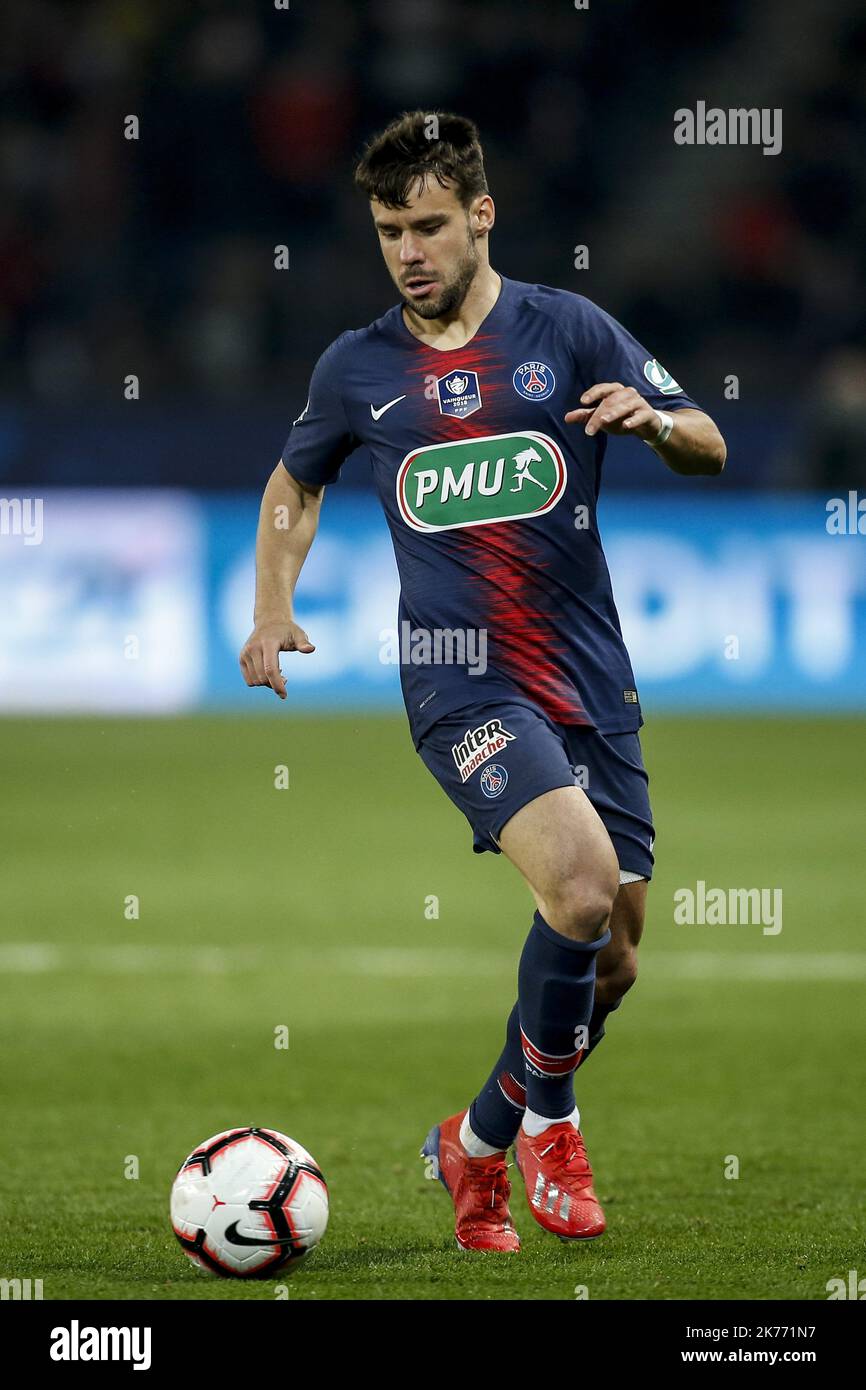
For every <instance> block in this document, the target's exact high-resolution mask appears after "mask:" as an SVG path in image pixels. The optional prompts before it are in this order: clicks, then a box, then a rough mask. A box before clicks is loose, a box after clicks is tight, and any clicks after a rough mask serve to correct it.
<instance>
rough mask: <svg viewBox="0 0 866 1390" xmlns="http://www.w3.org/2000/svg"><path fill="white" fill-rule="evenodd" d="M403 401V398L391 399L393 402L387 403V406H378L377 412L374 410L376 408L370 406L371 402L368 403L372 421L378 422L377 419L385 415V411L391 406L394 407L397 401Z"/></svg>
mask: <svg viewBox="0 0 866 1390" xmlns="http://www.w3.org/2000/svg"><path fill="white" fill-rule="evenodd" d="M405 399H406V397H405V396H395V397H394V399H393V401H389V402H388V404H387V405H380V406H379V409H378V410H377V409H376V407H375V406H374V405H373V404H372V402H371V403H370V414H371V415H372V417H373V419H374V420H378V419H380V418H381V416H383V415H384V414H385V411H386V410H390V409H391V406H392V405H396V404H397V402H398V401H405Z"/></svg>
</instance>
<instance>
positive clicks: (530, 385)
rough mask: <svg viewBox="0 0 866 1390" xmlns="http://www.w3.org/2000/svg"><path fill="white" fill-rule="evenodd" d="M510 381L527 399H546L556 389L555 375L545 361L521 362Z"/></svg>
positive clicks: (520, 394)
mask: <svg viewBox="0 0 866 1390" xmlns="http://www.w3.org/2000/svg"><path fill="white" fill-rule="evenodd" d="M511 381H512V385H513V386H514V389H515V391H516V392H517V394H518V395H519V396H524V397H525V399H526V400H528V401H546V400H547V398H548V396H552V395H553V392H554V390H555V389H556V377H555V376H554V375H553V372H552V371H551V370H550V368H549V367H548V366H547V364H546V363H545V362H522V363H521V365H520V366H519V367H518V368H517V371H516V372H515V373H514V376H513V377H512V378H511Z"/></svg>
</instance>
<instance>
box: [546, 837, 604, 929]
mask: <svg viewBox="0 0 866 1390" xmlns="http://www.w3.org/2000/svg"><path fill="white" fill-rule="evenodd" d="M618 887H619V869H618V866H617V864H616V857H615V856H613V868H612V869H611V866H610V865H609V864H608V863H607V862H606V859H601V860H600V861H599V862H598V863H597V864H596V865H594V866H592V868H589V867H585V868H583V869H582V870H581V871H579V872H578V871H575V872H574V873H569V874H567V875H564V876H563V877H562V878H561V879H560V880H559V881H558V882H557V883H556V884H555V885H553V886H552V887H551V888H550V889H549V891H548V893H547V894H545V899H544V905H545V909H546V911H545V920H546V921H547V922H548V923H549V925H550V926H551V927H553V929H554V931H558V932H562V934H563V936H569V937H572V938H573V939H574V940H576V941H592V940H593V939H594V938H595V937H596V936H598V935H600V933H601V932H602V931H603V930H604V928H605V927H606V926H607V922H608V918H609V917H610V914H611V912H612V910H613V904H614V900H615V898H616V895H617V890H618Z"/></svg>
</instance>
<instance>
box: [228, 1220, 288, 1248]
mask: <svg viewBox="0 0 866 1390" xmlns="http://www.w3.org/2000/svg"><path fill="white" fill-rule="evenodd" d="M225 1239H226V1240H227V1241H230V1242H231V1244H232V1245H294V1243H295V1241H294V1237H293V1236H286V1237H285V1238H284V1239H282V1240H280V1239H279V1238H278V1239H277V1240H251V1239H250V1237H249V1236H242V1235H241V1234H240V1233H239V1231H238V1223H237V1221H233V1222H232V1224H231V1225H230V1226H226V1231H225Z"/></svg>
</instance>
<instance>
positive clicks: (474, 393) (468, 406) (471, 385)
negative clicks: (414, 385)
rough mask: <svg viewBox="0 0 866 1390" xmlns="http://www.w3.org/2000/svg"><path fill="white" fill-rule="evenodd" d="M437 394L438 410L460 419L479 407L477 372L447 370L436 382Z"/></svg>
mask: <svg viewBox="0 0 866 1390" xmlns="http://www.w3.org/2000/svg"><path fill="white" fill-rule="evenodd" d="M436 391H437V393H438V396H439V410H440V412H441V413H442V414H443V415H455V416H456V417H457V419H458V420H462V419H463V417H464V416H465V415H472V414H473V413H474V412H475V411H476V410H480V409H481V387H480V386H479V384H478V373H477V372H467V371H461V370H460V369H459V368H458V369H457V371H455V372H449V373H448V375H447V376H440V377H439V378H438V380H437V382H436Z"/></svg>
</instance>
